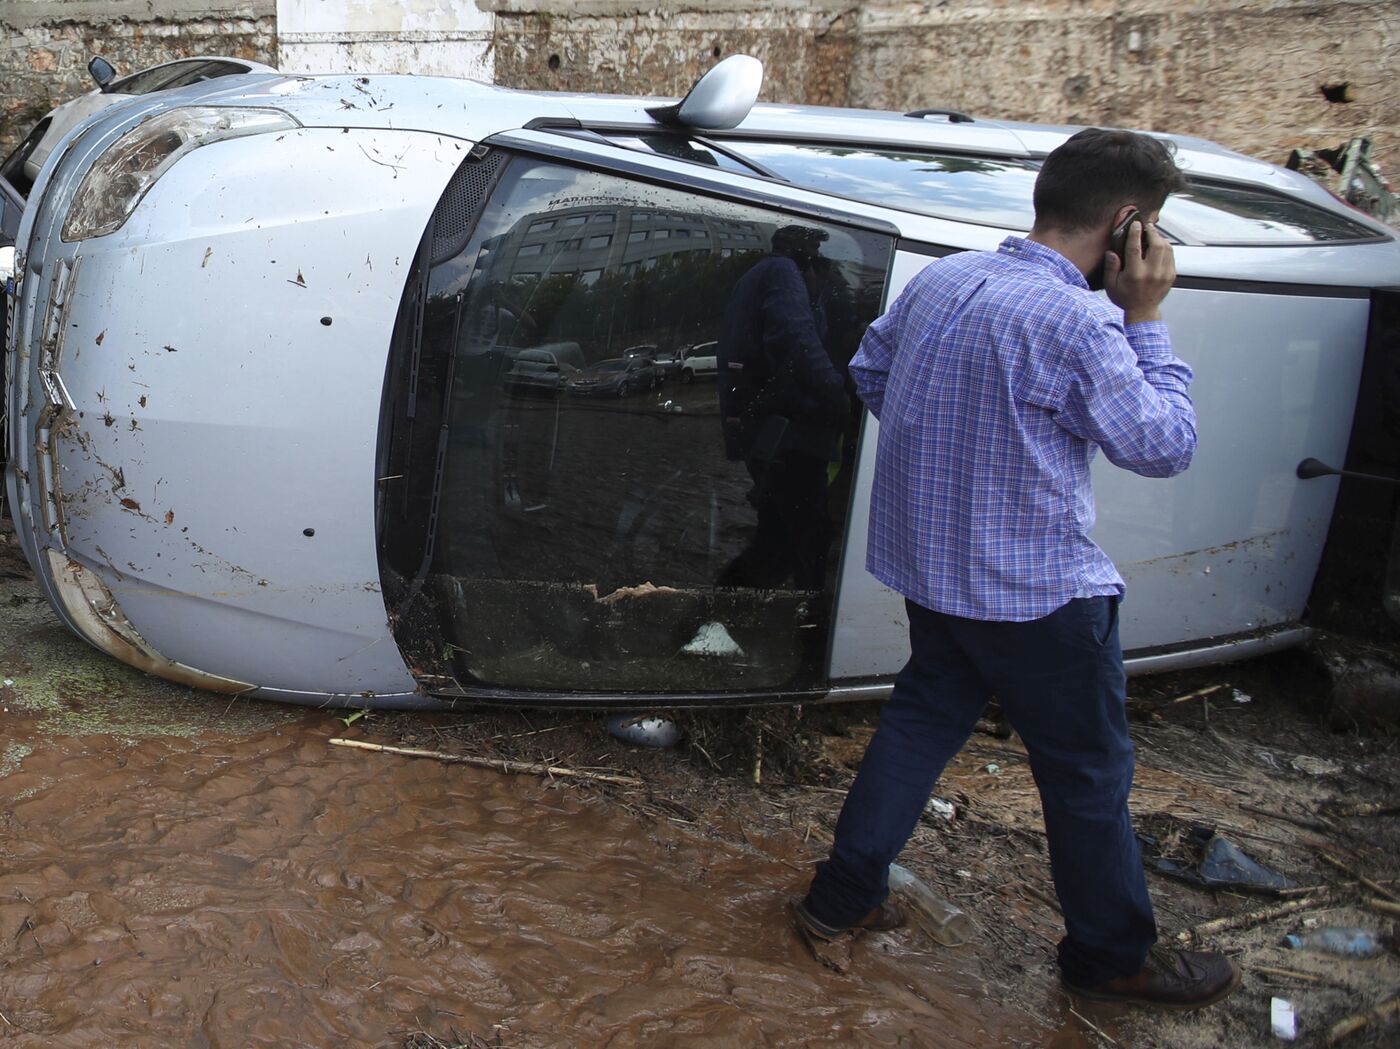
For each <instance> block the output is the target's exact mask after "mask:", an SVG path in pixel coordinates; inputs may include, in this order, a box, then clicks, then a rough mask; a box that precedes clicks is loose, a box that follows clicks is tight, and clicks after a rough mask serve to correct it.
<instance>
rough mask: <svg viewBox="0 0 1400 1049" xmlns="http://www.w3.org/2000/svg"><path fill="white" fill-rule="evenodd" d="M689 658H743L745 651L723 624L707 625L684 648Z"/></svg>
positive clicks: (683, 650)
mask: <svg viewBox="0 0 1400 1049" xmlns="http://www.w3.org/2000/svg"><path fill="white" fill-rule="evenodd" d="M681 651H682V652H684V653H685V654H686V655H688V656H742V655H743V654H744V650H743V649H742V648H740V647H739V643H738V642H737V641H735V640H734V638H732V637H731V636H730V634H729V631H728V630H726V629H725V626H724V624H723V623H706V624H704V625H703V626H701V627H700V629H699V630H697V631H696V632H695V636H694V637H693V638H691V639H690V641H689V642H688V643H687V644H686V646H685V647H684V648H682V649H681Z"/></svg>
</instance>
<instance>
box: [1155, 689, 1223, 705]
mask: <svg viewBox="0 0 1400 1049" xmlns="http://www.w3.org/2000/svg"><path fill="white" fill-rule="evenodd" d="M1229 687H1230V686H1229V685H1207V686H1206V687H1205V688H1198V689H1196V691H1195V692H1188V693H1186V695H1184V696H1177V697H1176V698H1175V699H1173V700H1169V701H1168V702H1167V703H1166V704H1164V705H1165V706H1171V705H1172V704H1173V703H1185V702H1186V701H1187V700H1188V699H1200V698H1201V697H1202V696H1208V695H1210V694H1211V693H1212V692H1219V691H1220V690H1221V689H1223V688H1229Z"/></svg>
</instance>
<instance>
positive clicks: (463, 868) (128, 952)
mask: <svg viewBox="0 0 1400 1049" xmlns="http://www.w3.org/2000/svg"><path fill="white" fill-rule="evenodd" d="M0 678H4V679H8V680H9V681H10V682H11V683H10V684H9V685H6V686H4V688H3V691H0V700H2V701H3V702H0V708H2V709H0V730H2V731H3V734H0V1042H3V1043H4V1044H7V1045H8V1044H11V1043H13V1044H15V1045H17V1046H26V1045H32V1046H44V1047H46V1049H47V1047H50V1046H61V1047H68V1046H71V1047H74V1049H89V1047H91V1046H108V1045H112V1046H116V1045H140V1046H142V1047H143V1049H144V1047H148V1046H149V1047H159V1046H172V1047H173V1046H178V1047H182V1049H183V1047H208V1049H224V1047H227V1049H233V1047H238V1049H246V1047H250V1046H267V1047H276V1049H285V1047H287V1046H292V1045H298V1046H329V1045H353V1046H384V1047H400V1046H403V1045H404V1043H405V1040H406V1039H408V1038H409V1037H410V1036H412V1035H414V1034H416V1033H418V1032H426V1033H427V1034H430V1035H433V1036H434V1037H436V1038H440V1039H442V1040H443V1041H444V1042H445V1043H446V1044H449V1045H455V1044H459V1043H470V1042H471V1039H472V1038H473V1037H475V1038H480V1039H484V1040H485V1041H486V1042H489V1043H490V1044H500V1045H501V1046H503V1047H505V1049H523V1047H541V1049H543V1047H555V1046H560V1045H578V1046H590V1047H592V1046H609V1047H612V1049H627V1047H632V1046H660V1045H664V1046H667V1047H673V1046H674V1047H693V1049H701V1047H709V1046H713V1047H716V1049H718V1047H724V1049H731V1047H734V1046H749V1045H763V1046H777V1047H784V1046H791V1047H798V1046H816V1045H852V1044H858V1045H862V1046H911V1047H921V1046H940V1047H958V1046H967V1047H979V1049H980V1047H985V1046H992V1045H995V1046H1013V1045H1022V1044H1024V1045H1035V1044H1041V1043H1042V1041H1043V1036H1044V1031H1043V1030H1038V1027H1039V1026H1040V1025H1038V1024H1036V1023H1035V1022H1033V1021H1031V1020H1030V1018H1029V1017H1028V1016H1027V1015H1026V1014H1025V1013H1024V1012H1021V1011H1019V1010H1017V1009H1015V1008H1014V1007H1012V1006H1010V1005H1006V1004H1003V1003H1002V1002H1000V1001H999V1000H998V999H997V998H996V996H994V995H992V996H989V993H988V991H987V990H986V989H985V987H984V986H983V985H982V984H981V983H980V982H979V981H978V980H977V979H976V978H975V977H974V976H972V975H969V974H965V973H964V972H963V971H962V970H963V969H964V968H966V969H969V970H972V969H974V968H975V963H974V960H973V959H971V958H968V957H967V956H962V957H960V956H959V955H958V954H957V953H955V952H948V951H942V952H938V951H936V949H934V948H932V947H931V945H928V944H924V943H922V942H920V941H919V940H917V939H916V938H914V937H913V936H912V935H911V934H909V933H895V934H892V935H886V936H874V937H868V938H866V939H864V940H862V941H860V943H858V944H857V946H856V961H857V967H856V971H855V972H854V973H853V974H852V975H850V976H846V977H841V976H837V975H836V974H834V973H831V972H829V971H828V970H826V969H824V968H822V967H821V966H820V965H818V964H817V963H816V962H815V961H814V960H812V959H811V958H810V956H808V955H807V954H806V952H805V949H804V948H803V947H802V946H801V945H800V944H799V942H798V940H797V938H796V937H795V935H794V934H793V933H792V931H791V929H790V926H789V924H788V919H787V914H786V900H787V898H788V896H789V895H791V894H792V893H794V892H797V891H799V890H800V889H801V888H802V887H803V886H804V885H805V882H806V880H807V877H808V872H809V871H810V869H811V868H810V865H809V863H808V862H807V861H808V859H809V854H808V853H807V852H806V851H805V850H804V849H803V848H802V847H801V845H800V840H799V839H798V837H797V835H796V834H793V835H791V836H790V841H788V843H787V844H786V845H784V844H783V839H782V836H781V835H779V836H765V837H764V838H763V845H762V847H761V848H760V847H753V846H750V847H743V846H741V845H737V844H731V843H728V842H716V841H714V840H710V839H706V838H704V837H703V836H700V835H697V834H695V833H693V832H691V831H688V830H686V829H684V828H682V827H679V826H676V825H674V824H670V823H665V822H659V823H658V822H642V821H641V820H640V819H639V818H638V817H636V816H634V815H632V814H631V813H629V812H628V811H627V810H626V809H624V808H623V807H621V806H618V805H615V804H612V803H610V802H608V801H607V800H605V799H602V798H598V797H593V796H589V795H587V794H583V793H580V792H578V791H574V790H571V789H569V788H567V787H563V786H558V785H551V784H548V783H546V782H543V781H541V780H539V779H535V778H530V777H518V776H517V777H511V776H503V775H499V774H496V773H493V772H485V771H480V770H476V769H470V768H465V767H462V766H450V765H443V764H439V763H437V762H433V761H424V760H413V759H406V758H400V757H394V756H390V755H382V754H366V753H363V752H357V751H350V750H345V749H342V748H337V747H331V746H328V745H327V744H326V740H327V739H328V738H329V737H332V736H336V735H345V734H346V733H347V729H346V727H345V725H344V724H343V723H342V721H341V720H340V719H338V718H336V717H334V716H332V715H329V714H325V713H318V712H310V713H308V712H307V711H306V710H305V709H304V708H289V707H283V706H279V705H277V704H271V703H263V702H258V701H234V702H232V703H230V701H229V699H228V698H227V697H219V696H213V695H209V694H206V693H200V692H196V691H193V690H190V689H185V688H181V687H179V686H175V685H171V684H169V683H166V682H162V681H159V680H156V679H153V678H150V677H147V676H145V675H143V674H140V673H139V672H137V671H135V670H132V669H130V668H128V667H125V666H123V665H121V664H119V663H117V662H116V661H114V660H111V659H108V658H107V657H106V656H103V655H102V654H101V653H98V652H96V651H95V650H93V649H92V648H90V647H89V646H87V645H85V644H84V643H83V642H81V641H79V640H78V639H76V638H74V637H72V636H71V635H70V634H69V633H68V632H67V631H66V630H64V629H63V627H62V626H61V625H60V624H59V623H58V621H57V620H56V619H55V618H54V616H53V614H52V612H51V611H50V610H49V609H48V606H47V605H46V604H45V603H44V601H43V599H42V598H41V597H39V596H38V594H37V592H36V591H35V590H34V588H33V585H32V583H28V582H25V581H21V580H0ZM355 728H356V729H358V728H360V726H358V725H357V726H355ZM599 731H600V734H601V732H602V729H601V724H600V727H599ZM784 849H787V850H788V851H786V852H785V851H784ZM497 1039H499V1043H498V1042H497Z"/></svg>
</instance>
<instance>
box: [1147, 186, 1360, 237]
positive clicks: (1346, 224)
mask: <svg viewBox="0 0 1400 1049" xmlns="http://www.w3.org/2000/svg"><path fill="white" fill-rule="evenodd" d="M1162 225H1163V226H1164V227H1166V228H1168V229H1170V230H1172V231H1173V232H1174V233H1176V234H1177V236H1179V237H1186V238H1189V239H1190V240H1192V241H1195V242H1198V243H1201V244H1222V245H1223V244H1248V245H1266V244H1269V245H1283V244H1312V243H1318V242H1323V241H1338V240H1358V239H1369V238H1372V237H1375V236H1376V233H1375V231H1374V230H1371V229H1369V228H1368V227H1366V226H1363V225H1361V223H1359V222H1353V221H1352V220H1351V219H1348V218H1347V217H1346V216H1344V215H1338V214H1336V213H1335V212H1331V211H1326V210H1324V209H1322V208H1319V207H1316V206H1315V205H1313V204H1309V203H1307V202H1305V201H1301V200H1296V199H1294V198H1292V197H1285V196H1283V195H1282V194H1279V193H1271V192H1269V191H1268V190H1264V189H1258V188H1256V187H1253V186H1239V185H1226V184H1224V183H1215V182H1204V181H1194V182H1192V184H1191V185H1190V187H1188V188H1187V189H1185V190H1183V191H1182V192H1180V193H1175V194H1173V195H1172V196H1171V197H1169V198H1168V200H1167V203H1166V204H1165V205H1164V206H1163V208H1162Z"/></svg>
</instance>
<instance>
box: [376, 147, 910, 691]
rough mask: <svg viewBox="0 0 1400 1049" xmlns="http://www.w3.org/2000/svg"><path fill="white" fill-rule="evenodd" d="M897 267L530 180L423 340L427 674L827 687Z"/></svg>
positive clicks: (820, 233) (404, 630)
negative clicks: (871, 373) (872, 325)
mask: <svg viewBox="0 0 1400 1049" xmlns="http://www.w3.org/2000/svg"><path fill="white" fill-rule="evenodd" d="M441 207H446V203H445V204H444V205H442V206H441ZM580 228H581V229H584V230H609V231H610V232H609V233H600V234H597V235H596V236H593V237H591V238H582V239H581V238H579V237H578V236H577V235H576V233H577V231H578V230H579V229H580ZM660 230H664V231H666V232H668V234H669V236H667V237H665V238H656V237H655V236H648V237H646V238H644V239H634V238H633V236H632V234H633V233H638V232H643V231H645V232H647V233H648V234H654V233H656V232H657V231H660ZM775 237H776V238H777V242H778V247H779V249H780V252H781V253H775V251H774V242H775ZM890 251H891V243H890V239H889V238H888V237H885V236H881V235H876V234H873V233H869V232H865V231H861V230H856V229H848V228H844V227H841V226H838V225H835V224H832V223H829V222H817V221H813V220H808V219H805V218H804V219H796V218H793V217H791V216H785V215H782V214H778V213H775V212H772V211H767V210H764V209H760V208H756V207H749V206H745V205H742V204H739V203H733V202H728V201H721V200H711V199H707V198H704V197H701V196H697V195H695V194H693V193H686V192H680V191H677V190H672V189H668V188H664V187H658V186H652V185H646V184H641V183H637V182H634V181H631V180H628V179H625V178H621V177H618V176H614V175H611V174H606V173H601V172H593V171H587V170H581V169H575V168H570V167H564V166H560V165H555V164H550V163H545V162H539V161H527V160H524V159H517V160H515V161H513V162H512V164H511V166H510V167H508V168H507V169H506V171H505V174H504V175H503V176H502V177H501V181H500V183H499V185H498V186H497V188H496V189H495V192H494V193H493V195H492V196H491V198H490V200H489V202H488V203H487V204H486V206H485V208H484V211H483V213H482V217H481V219H480V221H479V222H478V224H477V226H476V229H475V231H474V233H473V234H472V235H471V237H470V239H469V240H468V241H467V243H466V245H465V247H464V248H463V249H462V250H461V251H460V252H459V253H458V254H457V255H455V256H454V257H452V258H448V259H446V260H445V261H443V262H441V263H440V264H438V265H437V266H435V267H433V268H432V269H431V271H429V272H428V273H427V275H426V278H425V283H424V288H425V295H424V296H423V305H422V314H421V320H414V319H413V316H412V315H410V313H409V312H405V313H402V314H401V316H400V321H399V326H398V329H397V331H398V332H399V333H403V332H409V331H412V330H413V329H414V326H415V325H419V330H421V332H422V339H421V345H420V346H419V353H418V355H417V357H416V358H413V357H412V356H411V355H408V356H406V357H405V358H404V359H405V361H408V360H410V359H412V360H413V361H414V362H415V363H414V364H412V365H408V364H405V365H404V367H405V368H408V367H415V368H416V371H415V372H414V374H415V375H416V376H418V379H417V383H418V385H417V389H418V391H419V393H418V400H417V401H416V402H415V405H416V406H415V408H414V409H413V410H414V411H415V413H416V417H415V420H414V422H413V423H412V426H413V427H414V428H416V429H415V432H421V434H422V436H421V438H419V443H420V446H421V448H422V451H421V453H417V452H415V453H414V455H413V461H412V464H411V465H409V466H406V467H405V466H402V465H399V464H396V463H388V464H387V469H386V471H385V473H386V474H387V475H388V476H389V477H390V478H391V480H390V481H389V482H388V484H387V485H386V489H385V493H384V497H385V499H387V500H390V501H392V500H393V499H394V498H396V493H397V492H399V491H400V489H399V488H398V487H397V486H399V485H402V486H404V489H403V490H405V491H407V490H409V489H411V488H412V487H413V485H414V483H415V482H414V476H415V475H419V476H421V473H419V472H421V471H422V470H424V469H427V470H429V471H431V470H433V469H434V468H437V469H440V471H441V473H440V478H441V480H440V484H439V485H438V486H437V490H438V498H437V501H436V506H435V508H434V509H433V510H432V513H433V514H435V520H436V527H435V528H433V529H432V533H431V534H432V536H433V538H432V541H431V545H430V546H429V547H428V548H426V549H423V550H421V551H420V550H418V549H416V548H411V549H409V550H408V551H407V552H404V553H402V554H401V555H400V554H396V555H394V556H393V557H391V558H390V563H389V565H388V566H387V567H386V570H385V573H384V574H385V577H386V594H387V595H388V598H389V603H390V607H391V608H395V609H403V608H404V607H405V602H407V605H408V608H409V610H408V611H398V612H396V616H395V618H396V621H397V622H398V623H399V624H401V629H400V631H399V632H398V634H397V635H396V636H398V639H399V642H400V644H401V645H403V646H404V648H405V651H406V653H408V654H409V655H410V659H411V661H412V662H413V663H414V664H415V665H417V666H418V667H419V668H420V669H422V670H423V671H424V673H425V674H427V675H429V676H430V677H431V676H432V675H436V678H435V680H438V681H443V682H456V683H458V684H461V685H463V686H467V685H474V686H479V687H488V688H500V687H506V688H526V689H544V690H560V689H578V690H591V691H605V692H617V691H631V690H649V691H691V692H711V691H720V692H743V691H746V690H750V689H752V690H769V691H771V690H773V689H781V688H794V689H800V688H811V687H817V686H818V685H819V684H820V683H821V682H822V681H823V680H824V672H825V651H826V644H827V637H828V634H829V622H830V615H831V609H832V599H833V594H834V589H835V574H836V568H837V563H838V561H839V559H840V554H841V543H840V537H841V536H842V535H843V534H844V531H845V518H846V514H847V508H848V504H849V492H850V477H851V471H852V457H853V452H854V448H855V438H856V434H857V427H858V423H859V418H860V415H859V410H858V405H857V404H856V402H855V401H854V400H853V399H852V397H851V395H850V393H849V392H848V388H847V387H846V385H845V384H844V374H845V366H846V362H848V361H849V359H850V357H851V356H852V355H853V353H854V352H855V349H856V347H857V344H858V342H859V339H860V336H861V334H862V333H863V331H864V329H865V327H866V325H867V324H868V323H869V322H870V321H871V320H872V319H873V318H874V317H875V315H876V314H877V312H878V310H879V308H880V305H881V302H882V298H883V295H884V281H885V275H886V271H887V268H888V264H889V257H890ZM406 301H407V300H406ZM406 309H407V307H406ZM765 333H766V334H765ZM399 337H400V336H399V335H396V339H398V338H399ZM394 367H397V366H395V365H391V370H392V369H393V368H394ZM449 376H450V378H449ZM740 387H742V389H741V388H740ZM435 390H436V396H437V397H439V398H442V406H441V408H439V407H437V406H436V404H433V403H430V400H431V398H432V396H434V391H435ZM444 395H445V397H444ZM438 411H441V413H442V414H441V419H442V423H443V424H444V425H443V426H442V428H441V429H440V430H439V429H438V428H437V427H436V426H435V423H434V420H436V419H437V418H438V416H437V415H436V414H435V413H436V412H438ZM402 425H405V426H406V425H408V424H407V423H406V422H405V423H403V424H402ZM439 433H443V434H445V435H446V436H445V439H444V444H443V445H442V446H441V452H440V454H439V451H438V446H437V444H436V442H437V439H438V437H437V435H438V434H439ZM435 462H436V463H438V464H439V465H438V466H437V467H434V465H433V464H434V463H435ZM425 464H426V465H425ZM400 474H402V475H403V477H402V479H399V475H400ZM427 513H428V511H425V512H424V514H425V516H426V515H427ZM406 527H421V528H423V529H424V531H427V530H428V528H429V525H428V524H427V522H426V521H424V522H423V523H421V524H420V525H417V526H406ZM394 545H395V544H394V543H392V542H388V543H386V542H385V539H384V535H383V533H382V532H381V549H382V550H383V549H386V548H387V547H393V546H394ZM409 545H410V547H412V544H409ZM386 556H388V555H386ZM420 561H421V562H422V564H423V565H426V572H424V571H421V569H420ZM415 577H416V581H415Z"/></svg>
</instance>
